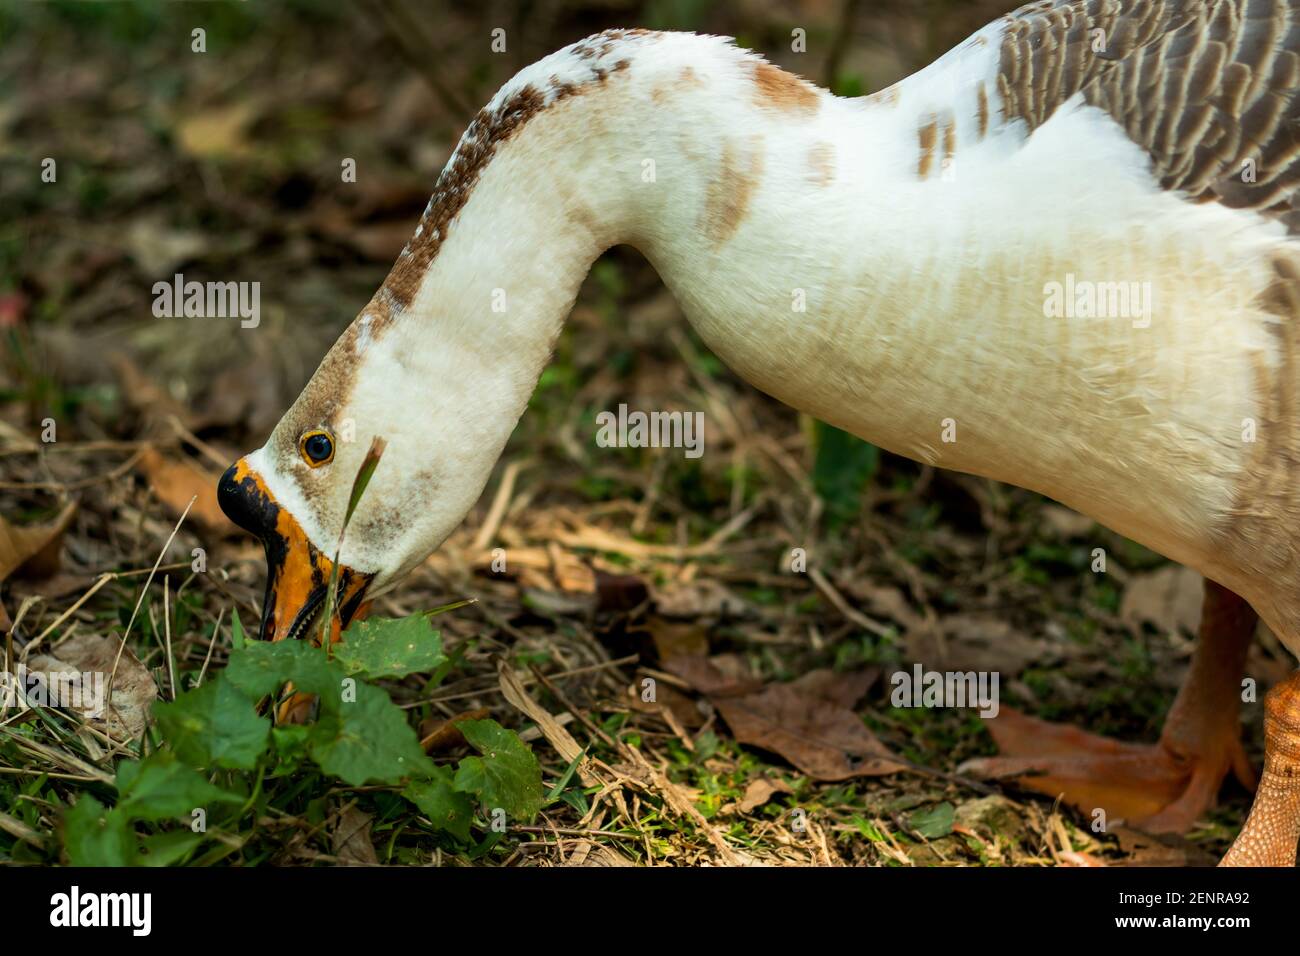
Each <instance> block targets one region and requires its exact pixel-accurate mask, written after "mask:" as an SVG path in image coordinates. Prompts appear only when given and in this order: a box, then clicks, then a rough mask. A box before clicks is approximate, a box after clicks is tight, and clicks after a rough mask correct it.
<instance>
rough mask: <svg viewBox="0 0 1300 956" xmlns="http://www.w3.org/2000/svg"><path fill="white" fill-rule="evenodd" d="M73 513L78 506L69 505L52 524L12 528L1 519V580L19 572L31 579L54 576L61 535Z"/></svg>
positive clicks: (74, 504)
mask: <svg viewBox="0 0 1300 956" xmlns="http://www.w3.org/2000/svg"><path fill="white" fill-rule="evenodd" d="M76 511H77V503H76V502H75V501H74V502H70V503H69V504H68V505H67V506H66V507H64V509H63V510H62V511H60V512H59V514H58V517H56V518H55V519H54V520H53V521H48V522H45V523H44V524H34V525H13V524H10V523H9V521H8V519H6V518H4V517H3V516H0V581H4V580H5V579H6V578H8V577H9V576H10V575H11V574H15V573H17V572H19V571H22V572H23V573H24V574H26V575H29V576H31V577H49V576H50V575H52V574H54V573H56V572H57V571H58V569H59V551H60V549H61V548H62V545H63V532H64V531H65V530H67V527H68V522H70V521H71V520H72V516H73V515H74V514H75V513H76Z"/></svg>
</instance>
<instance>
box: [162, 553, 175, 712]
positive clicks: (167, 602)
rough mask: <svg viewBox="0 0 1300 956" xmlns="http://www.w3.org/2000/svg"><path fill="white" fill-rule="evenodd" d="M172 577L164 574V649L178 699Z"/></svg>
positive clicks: (169, 681)
mask: <svg viewBox="0 0 1300 956" xmlns="http://www.w3.org/2000/svg"><path fill="white" fill-rule="evenodd" d="M170 592H171V578H170V577H168V576H167V575H163V650H164V651H165V652H166V654H167V682H168V683H169V684H170V685H171V690H172V700H175V699H176V659H175V658H174V657H173V656H172V611H171V599H170Z"/></svg>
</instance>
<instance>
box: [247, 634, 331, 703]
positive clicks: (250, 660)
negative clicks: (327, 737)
mask: <svg viewBox="0 0 1300 956" xmlns="http://www.w3.org/2000/svg"><path fill="white" fill-rule="evenodd" d="M224 673H225V675H226V678H227V679H228V680H229V681H230V683H232V684H233V685H234V686H235V687H237V688H239V689H240V690H241V691H243V692H244V693H245V694H247V695H248V696H249V697H250V698H252V699H254V700H256V699H257V698H260V697H265V696H266V695H267V694H273V693H275V691H276V689H277V688H279V687H281V686H282V685H283V684H285V683H286V682H287V681H293V686H294V689H295V690H297V691H300V692H302V693H306V694H321V695H322V696H325V697H331V696H337V695H338V692H339V687H340V685H341V682H342V680H343V678H344V677H345V676H346V675H345V674H344V673H343V670H342V669H341V668H339V667H338V666H337V665H335V664H333V663H332V662H330V661H329V660H327V659H326V657H325V655H324V654H323V653H322V652H321V650H320V648H318V647H313V646H312V645H310V644H308V643H306V642H305V641H276V642H274V643H269V642H267V641H249V642H248V644H247V645H245V647H244V649H243V650H242V651H239V652H237V653H232V654H231V655H230V663H229V664H227V665H226V669H225V672H224Z"/></svg>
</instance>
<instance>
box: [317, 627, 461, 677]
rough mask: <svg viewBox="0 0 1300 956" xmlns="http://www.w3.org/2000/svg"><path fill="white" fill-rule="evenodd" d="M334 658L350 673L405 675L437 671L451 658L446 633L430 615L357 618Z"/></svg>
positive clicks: (370, 675) (336, 648)
mask: <svg viewBox="0 0 1300 956" xmlns="http://www.w3.org/2000/svg"><path fill="white" fill-rule="evenodd" d="M334 659H335V660H336V661H338V662H339V663H340V664H342V665H343V668H344V670H346V671H347V672H348V673H349V674H362V675H364V676H366V677H405V676H406V675H407V674H418V673H421V672H429V671H434V670H436V669H437V668H439V667H441V666H442V664H444V663H445V662H446V660H447V655H446V654H444V653H443V652H442V636H441V635H440V634H439V633H438V632H437V631H435V630H434V629H433V624H432V623H431V622H430V620H429V616H428V615H425V614H415V615H412V616H411V617H402V618H390V617H381V618H370V619H368V620H364V621H357V622H356V623H355V624H353V625H352V626H351V627H349V628H348V629H347V631H346V633H344V635H343V641H342V643H340V644H338V645H337V646H335V648H334Z"/></svg>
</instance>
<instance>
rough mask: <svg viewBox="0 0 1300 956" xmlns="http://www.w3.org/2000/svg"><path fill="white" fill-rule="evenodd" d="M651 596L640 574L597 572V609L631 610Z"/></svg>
mask: <svg viewBox="0 0 1300 956" xmlns="http://www.w3.org/2000/svg"><path fill="white" fill-rule="evenodd" d="M649 596H650V591H649V589H648V588H647V587H646V584H645V581H644V580H642V578H641V576H640V575H639V574H606V573H605V572H604V571H597V572H596V610H597V611H600V612H617V611H631V610H634V609H636V608H638V607H640V606H641V605H642V604H644V603H645V601H646V599H647V598H648V597H649Z"/></svg>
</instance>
